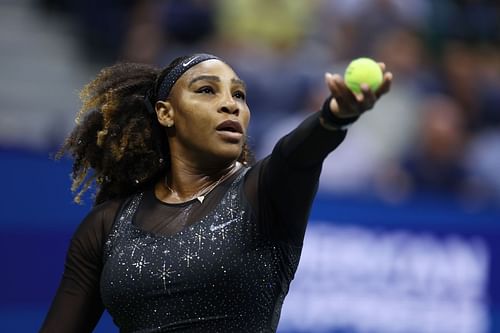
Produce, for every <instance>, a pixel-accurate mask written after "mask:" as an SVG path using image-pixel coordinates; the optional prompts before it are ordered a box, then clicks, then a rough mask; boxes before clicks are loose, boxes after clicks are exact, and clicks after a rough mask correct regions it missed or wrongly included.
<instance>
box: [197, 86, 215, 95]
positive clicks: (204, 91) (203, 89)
mask: <svg viewBox="0 0 500 333" xmlns="http://www.w3.org/2000/svg"><path fill="white" fill-rule="evenodd" d="M196 92H197V93H200V94H213V93H214V89H213V88H212V87H210V86H203V87H201V88H200V89H198V90H196Z"/></svg>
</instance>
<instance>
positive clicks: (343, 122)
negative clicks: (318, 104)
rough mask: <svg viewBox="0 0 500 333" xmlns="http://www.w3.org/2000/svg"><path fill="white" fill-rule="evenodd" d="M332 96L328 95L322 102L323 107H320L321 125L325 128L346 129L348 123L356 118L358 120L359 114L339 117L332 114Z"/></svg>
mask: <svg viewBox="0 0 500 333" xmlns="http://www.w3.org/2000/svg"><path fill="white" fill-rule="evenodd" d="M332 98H333V96H330V97H328V98H327V99H326V100H325V103H323V108H322V109H321V118H322V119H323V123H322V125H323V127H325V128H326V129H332V130H342V129H346V128H347V127H348V126H349V125H351V124H353V123H354V122H355V121H356V120H358V118H359V116H355V117H349V118H340V117H337V116H335V115H334V114H333V112H332V111H331V110H330V101H331V100H332Z"/></svg>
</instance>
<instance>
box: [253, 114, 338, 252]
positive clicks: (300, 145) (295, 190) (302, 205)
mask: <svg viewBox="0 0 500 333" xmlns="http://www.w3.org/2000/svg"><path fill="white" fill-rule="evenodd" d="M319 115H320V113H319V112H318V113H315V114H313V115H311V116H310V117H308V118H307V119H305V120H304V121H303V122H302V123H301V124H300V125H299V126H298V127H297V128H296V129H294V130H293V131H292V132H290V133H289V134H288V135H286V136H285V137H283V138H282V139H281V140H280V141H279V142H278V143H277V144H276V146H275V148H274V150H273V152H272V153H271V155H270V156H268V157H266V158H265V159H263V160H262V161H259V163H257V164H256V165H255V166H254V167H253V168H252V170H250V171H249V173H248V176H247V179H246V184H245V191H246V194H247V196H248V198H249V201H250V203H251V205H252V206H253V207H254V210H255V211H256V214H257V216H258V220H259V224H260V227H261V229H262V230H263V231H264V232H266V233H268V234H269V235H270V236H271V237H273V238H275V239H280V240H284V241H287V242H290V243H292V244H295V245H301V244H302V240H303V237H304V233H305V228H306V225H307V220H308V218H309V213H310V210H311V206H312V202H313V200H314V196H315V194H316V191H317V188H318V181H319V176H320V173H321V167H322V163H323V160H324V159H325V158H326V156H327V155H328V154H329V153H330V152H331V151H332V150H334V149H335V148H336V147H337V146H338V145H339V144H340V143H341V142H342V141H343V139H344V138H345V131H335V132H332V131H328V130H326V129H325V128H323V127H322V126H321V125H320V122H319Z"/></svg>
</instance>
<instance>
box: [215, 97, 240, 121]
mask: <svg viewBox="0 0 500 333" xmlns="http://www.w3.org/2000/svg"><path fill="white" fill-rule="evenodd" d="M219 112H224V113H229V114H234V115H236V116H238V115H239V114H240V110H239V108H238V103H236V101H235V100H234V98H233V97H232V96H231V97H228V98H225V99H224V101H223V102H222V103H221V105H220V107H219Z"/></svg>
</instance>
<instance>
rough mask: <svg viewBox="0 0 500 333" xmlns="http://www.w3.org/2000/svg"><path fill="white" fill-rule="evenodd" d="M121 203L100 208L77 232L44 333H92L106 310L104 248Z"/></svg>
mask: <svg viewBox="0 0 500 333" xmlns="http://www.w3.org/2000/svg"><path fill="white" fill-rule="evenodd" d="M120 204H121V201H118V200H115V201H109V202H105V203H103V204H101V205H99V206H96V207H95V208H94V209H93V210H92V211H91V212H90V213H89V214H88V215H87V217H86V218H85V219H84V220H83V221H82V223H81V224H80V226H79V227H78V229H77V230H76V232H75V234H74V236H73V238H72V239H71V244H70V247H69V249H68V253H67V256H66V263H65V268H64V273H63V276H62V280H61V283H60V284H59V288H58V290H57V293H56V295H55V297H54V300H53V301H52V305H51V307H50V310H49V312H48V314H47V316H46V318H45V321H44V323H43V325H42V328H41V329H40V332H43V333H52V332H58V333H65V332H68V333H69V332H71V333H79V332H92V330H93V329H94V327H95V325H96V324H97V322H98V321H99V318H100V317H101V315H102V312H103V310H104V307H103V305H102V302H101V297H100V292H99V279H100V275H101V270H102V262H103V261H102V249H103V245H104V241H105V238H106V236H107V235H108V234H109V232H110V230H111V226H112V224H113V220H114V217H115V215H116V213H117V211H118V209H119V207H120Z"/></svg>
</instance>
